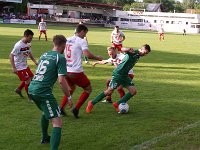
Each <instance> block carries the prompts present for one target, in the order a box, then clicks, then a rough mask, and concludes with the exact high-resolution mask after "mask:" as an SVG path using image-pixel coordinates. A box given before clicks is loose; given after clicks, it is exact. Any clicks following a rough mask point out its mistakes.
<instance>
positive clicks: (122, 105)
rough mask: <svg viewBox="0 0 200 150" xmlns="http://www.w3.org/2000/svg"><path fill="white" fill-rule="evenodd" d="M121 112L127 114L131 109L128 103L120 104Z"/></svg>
mask: <svg viewBox="0 0 200 150" xmlns="http://www.w3.org/2000/svg"><path fill="white" fill-rule="evenodd" d="M118 109H119V113H121V114H125V113H127V112H128V111H129V105H128V104H127V103H121V104H119V106H118Z"/></svg>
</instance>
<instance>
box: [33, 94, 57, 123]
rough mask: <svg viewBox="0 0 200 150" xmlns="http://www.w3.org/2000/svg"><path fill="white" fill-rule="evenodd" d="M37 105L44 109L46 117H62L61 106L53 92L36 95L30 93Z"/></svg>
mask: <svg viewBox="0 0 200 150" xmlns="http://www.w3.org/2000/svg"><path fill="white" fill-rule="evenodd" d="M30 96H31V98H32V99H33V101H34V102H35V104H36V105H37V107H38V108H39V109H40V110H41V111H43V113H44V115H45V118H46V119H51V118H56V117H60V113H61V112H60V108H59V107H58V103H57V102H56V99H55V97H54V96H53V94H50V95H34V94H30Z"/></svg>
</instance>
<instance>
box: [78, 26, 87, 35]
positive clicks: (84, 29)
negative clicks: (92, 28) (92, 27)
mask: <svg viewBox="0 0 200 150" xmlns="http://www.w3.org/2000/svg"><path fill="white" fill-rule="evenodd" d="M82 30H83V31H86V32H87V31H88V28H87V27H86V26H85V25H84V24H79V25H78V26H77V28H76V33H80V32H81V31H82Z"/></svg>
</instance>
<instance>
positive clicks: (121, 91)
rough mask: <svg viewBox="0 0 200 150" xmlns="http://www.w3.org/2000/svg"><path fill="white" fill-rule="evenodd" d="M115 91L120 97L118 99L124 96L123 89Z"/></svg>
mask: <svg viewBox="0 0 200 150" xmlns="http://www.w3.org/2000/svg"><path fill="white" fill-rule="evenodd" d="M117 91H118V93H119V95H120V98H122V97H123V96H124V95H125V92H124V90H123V89H121V88H120V89H117Z"/></svg>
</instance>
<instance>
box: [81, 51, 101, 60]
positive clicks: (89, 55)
mask: <svg viewBox="0 0 200 150" xmlns="http://www.w3.org/2000/svg"><path fill="white" fill-rule="evenodd" d="M83 55H85V56H86V57H88V58H89V59H95V60H99V61H101V60H103V57H101V56H95V55H94V54H92V53H91V52H90V51H89V50H84V51H83Z"/></svg>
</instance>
